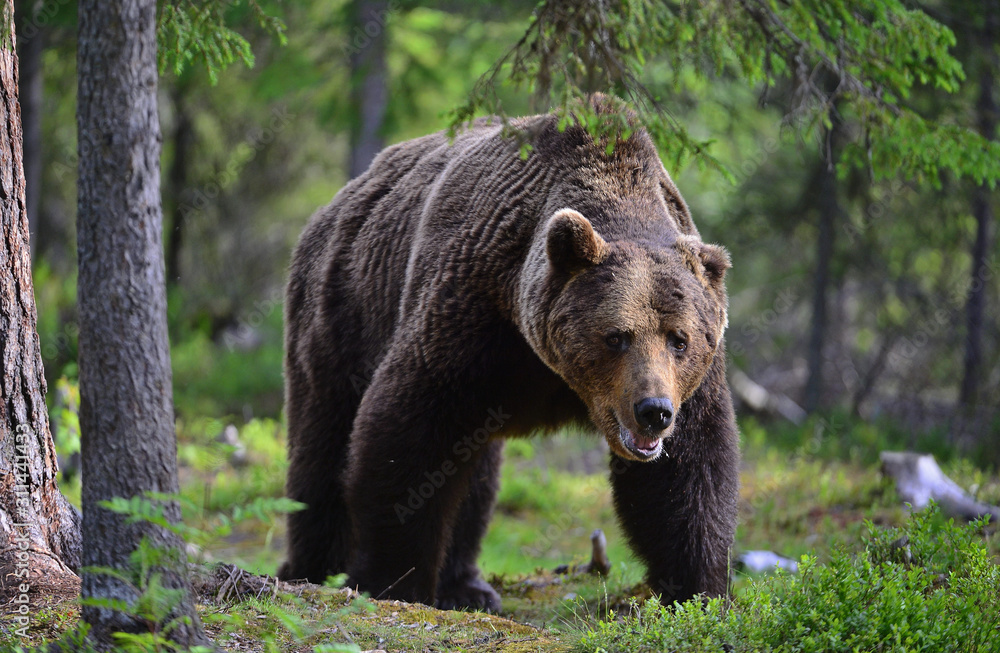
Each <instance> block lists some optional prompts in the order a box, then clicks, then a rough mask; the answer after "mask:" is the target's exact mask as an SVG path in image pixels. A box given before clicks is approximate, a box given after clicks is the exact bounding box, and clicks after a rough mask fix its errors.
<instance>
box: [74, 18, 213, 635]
mask: <svg viewBox="0 0 1000 653" xmlns="http://www.w3.org/2000/svg"><path fill="white" fill-rule="evenodd" d="M78 47H79V51H78V58H77V66H78V79H79V87H78V107H77V121H78V142H79V155H80V156H79V160H80V163H79V175H80V176H79V183H78V210H77V216H78V224H77V234H78V236H77V247H78V259H79V281H78V310H79V315H80V336H79V343H80V344H79V358H78V361H79V370H80V431H81V445H82V447H81V448H82V456H81V458H82V480H83V542H84V551H83V563H84V565H86V566H105V567H113V568H116V569H119V570H122V571H123V572H124V573H126V574H130V575H131V576H132V577H133V578H134V577H135V575H136V573H137V571H138V570H136V569H134V567H133V566H132V565H130V562H129V556H130V554H131V553H132V552H133V551H134V550H135V549H136V548H137V546H138V545H139V542H140V540H141V539H143V538H147V539H148V541H149V542H150V543H151V544H152V545H153V546H154V547H155V548H157V549H160V550H175V551H180V552H182V551H183V542H182V541H181V540H180V538H179V537H177V536H176V535H174V534H172V533H170V532H169V531H167V530H165V529H163V528H161V527H158V526H154V525H152V524H149V523H138V524H126V523H125V518H124V517H122V516H119V515H117V514H114V513H112V512H110V511H109V510H107V509H105V508H103V507H101V506H100V505H98V503H99V502H101V501H104V500H108V499H111V498H112V497H126V498H130V497H133V496H136V495H139V494H142V493H144V492H148V491H155V492H164V493H176V492H177V491H178V484H177V448H176V441H175V435H174V419H173V394H172V388H171V370H170V352H169V343H168V340H167V320H166V316H167V312H166V309H167V306H166V287H165V283H164V263H163V245H162V238H163V235H162V227H163V216H162V210H161V206H160V126H159V118H158V114H157V105H156V90H157V67H156V0H82V1H81V2H80V3H79V43H78ZM166 510H167V516H168V518H170V519H173V520H179V519H180V510H179V508H178V506H177V504H176V502H172V503H170V504H168V505H167V507H166ZM181 555H182V556H183V554H181ZM164 566H165V568H159V569H157V571H158V572H160V573H162V574H163V582H164V584H165V585H166V586H167V587H170V588H175V589H181V590H184V592H183V599H181V600H180V601H179V603H178V604H177V605H176V606H175V607H174V608H173V610H172V614H171V616H170V619H168V620H167V621H170V620H172V619H177V618H183V617H188V618H190V620H191V621H190V622H189V623H187V624H184V623H180V624H179V625H178V626H177V627H176V628H175V629H173V630H172V631H171V632H169V633H164V634H167V635H168V636H169V637H170V639H172V640H174V641H175V642H177V643H178V644H180V645H182V646H192V645H196V644H208V643H209V641H208V639H207V638H206V636H205V634H204V632H203V630H202V627H201V622H200V620H199V619H198V614H197V613H196V612H195V609H194V604H193V601H192V599H191V591H190V586H189V584H188V581H187V578H186V574H185V570H184V566H183V563H182V562H177V563H175V564H174V565H173V566H169V565H168V563H164ZM81 594H82V596H83V598H84V599H118V600H121V601H124V602H125V603H126V604H128V605H134V604H135V601H136V598H137V596H138V592H137V589H136V587H135V584H134V583H131V584H130V583H125V582H122V581H120V580H117V579H115V578H112V577H110V576H108V575H106V574H100V573H85V574H84V575H83V582H82V588H81ZM82 616H83V619H84V621H86V622H87V623H89V624H90V625H91V631H90V636H91V638H92V640H93V641H94V643H95V644H96V645H98V646H101V647H109V646H110V645H111V635H112V633H113V632H115V631H125V632H149V629H150V624H149V623H148V622H146V621H144V620H143V619H141V618H139V617H138V616H137V615H134V614H126V613H124V612H118V611H115V610H111V609H108V608H103V607H96V606H93V605H85V606H84V608H83V611H82ZM161 625H162V624H161Z"/></svg>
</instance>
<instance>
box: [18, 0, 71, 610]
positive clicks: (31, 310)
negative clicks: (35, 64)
mask: <svg viewBox="0 0 1000 653" xmlns="http://www.w3.org/2000/svg"><path fill="white" fill-rule="evenodd" d="M2 11H3V16H4V17H9V16H10V15H11V12H12V11H13V2H12V0H6V1H5V2H3V5H2ZM11 28H12V25H10V24H9V21H8V22H4V23H2V24H0V34H2V39H0V40H2V41H3V43H2V48H0V361H2V367H0V604H6V603H7V602H8V601H11V600H13V601H14V604H15V606H16V605H17V604H22V605H25V608H24V610H27V614H29V615H30V614H31V613H32V612H33V610H32V609H31V603H32V602H34V600H35V598H37V597H47V596H48V595H50V594H52V593H54V592H57V591H60V590H62V591H60V592H59V593H65V592H66V591H69V592H70V593H72V592H73V590H74V589H75V587H76V585H77V583H78V579H77V577H76V574H74V573H73V570H75V569H76V568H78V567H79V564H80V516H79V513H77V512H76V510H75V509H74V508H73V507H72V506H71V505H70V504H69V503H68V502H67V501H66V499H65V498H64V497H63V496H62V494H61V493H60V492H59V488H58V487H57V485H56V472H57V471H58V468H57V464H56V455H55V448H54V447H53V444H52V435H51V433H50V431H49V421H48V413H47V411H46V408H45V389H46V388H45V376H44V375H43V373H42V355H41V347H40V345H39V341H38V333H37V331H36V322H37V319H36V312H35V299H34V289H33V288H32V284H31V261H30V256H29V249H28V220H27V212H26V211H25V193H24V183H25V182H24V168H23V164H22V144H21V140H22V137H21V112H20V108H19V107H18V103H17V57H16V56H15V54H14V43H13V32H12V29H11ZM18 607H19V606H18ZM21 625H26V623H25V624H20V623H19V624H18V627H20V626H21Z"/></svg>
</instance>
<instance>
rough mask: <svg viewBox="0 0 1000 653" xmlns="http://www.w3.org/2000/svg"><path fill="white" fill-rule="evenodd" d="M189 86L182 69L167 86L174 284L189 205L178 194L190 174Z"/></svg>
mask: <svg viewBox="0 0 1000 653" xmlns="http://www.w3.org/2000/svg"><path fill="white" fill-rule="evenodd" d="M190 88H191V73H190V72H189V71H184V72H182V73H181V74H180V75H178V79H177V82H176V83H175V84H174V85H173V87H172V88H171V89H170V99H171V102H172V105H173V109H174V130H173V134H172V138H173V156H172V157H171V159H170V172H169V173H168V175H167V192H166V195H167V196H168V197H170V198H171V199H172V201H171V202H170V220H169V222H168V223H167V224H168V225H169V226H168V233H169V236H170V237H169V240H168V241H167V260H166V266H167V285H168V286H173V285H176V284H177V283H178V282H180V278H181V268H180V257H181V245H182V243H183V242H184V231H185V222H186V218H187V214H188V207H187V206H185V205H184V203H183V202H181V196H182V195H183V193H184V191H185V190H187V186H188V183H189V180H190V177H191V155H192V149H193V146H194V139H195V133H194V117H193V116H192V115H191V109H190V107H189V105H188V103H187V96H188V94H189V93H190Z"/></svg>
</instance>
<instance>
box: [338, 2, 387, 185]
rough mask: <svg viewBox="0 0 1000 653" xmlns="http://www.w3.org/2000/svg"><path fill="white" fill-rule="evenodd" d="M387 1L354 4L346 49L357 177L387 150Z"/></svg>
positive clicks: (352, 157)
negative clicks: (348, 60)
mask: <svg viewBox="0 0 1000 653" xmlns="http://www.w3.org/2000/svg"><path fill="white" fill-rule="evenodd" d="M388 21H389V2H388V0H354V1H353V2H352V3H351V29H350V31H349V32H348V38H347V47H346V48H345V52H346V53H348V54H349V58H350V65H351V114H352V115H351V155H350V165H349V166H348V174H349V176H350V177H352V178H353V177H357V176H358V175H360V174H361V173H362V172H364V171H365V170H366V169H367V168H368V164H370V163H371V162H372V159H374V158H375V155H376V154H378V153H379V151H380V150H381V149H382V147H383V146H384V139H383V134H382V129H383V123H384V121H385V113H386V108H387V105H388V102H389V81H388V70H387V69H386V50H387V47H388V46H387V42H388V39H389V36H388V31H389V30H388V26H387V23H388Z"/></svg>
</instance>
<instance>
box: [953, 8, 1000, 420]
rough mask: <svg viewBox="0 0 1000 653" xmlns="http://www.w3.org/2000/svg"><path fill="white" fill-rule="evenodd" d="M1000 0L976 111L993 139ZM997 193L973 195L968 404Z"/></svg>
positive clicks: (993, 11)
mask: <svg viewBox="0 0 1000 653" xmlns="http://www.w3.org/2000/svg"><path fill="white" fill-rule="evenodd" d="M997 4H998V3H996V2H987V3H984V9H985V10H986V12H987V13H986V16H985V26H984V29H983V31H982V33H981V41H982V47H983V52H984V55H983V61H982V63H981V68H980V72H979V100H978V102H977V103H976V113H977V116H978V122H979V133H981V134H982V135H983V136H984V137H986V138H989V139H994V138H996V131H997V104H996V98H995V97H994V95H993V92H994V86H995V85H996V69H997V66H998V60H997V59H998V57H997V54H996V38H997V36H998V31H1000V28H998V25H997V23H998V21H1000V16H997ZM992 201H993V193H992V192H991V191H990V189H989V187H987V186H986V185H985V184H984V185H981V186H979V187H978V188H977V189H976V190H975V192H974V194H973V196H972V215H973V216H974V217H975V219H976V239H975V241H974V242H973V244H972V271H971V283H970V285H969V296H968V299H967V300H966V304H965V325H966V329H965V365H964V368H965V369H964V374H963V376H962V387H961V389H960V391H959V404H960V405H961V406H964V407H966V408H971V407H973V406H975V405H976V403H977V399H978V395H979V377H980V369H979V368H980V361H981V360H982V356H983V351H982V348H983V316H984V315H985V313H986V290H987V287H986V280H987V279H988V277H989V274H988V272H987V268H986V258H987V256H988V255H989V252H990V248H991V243H992V241H993V233H992V232H993V204H992Z"/></svg>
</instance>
